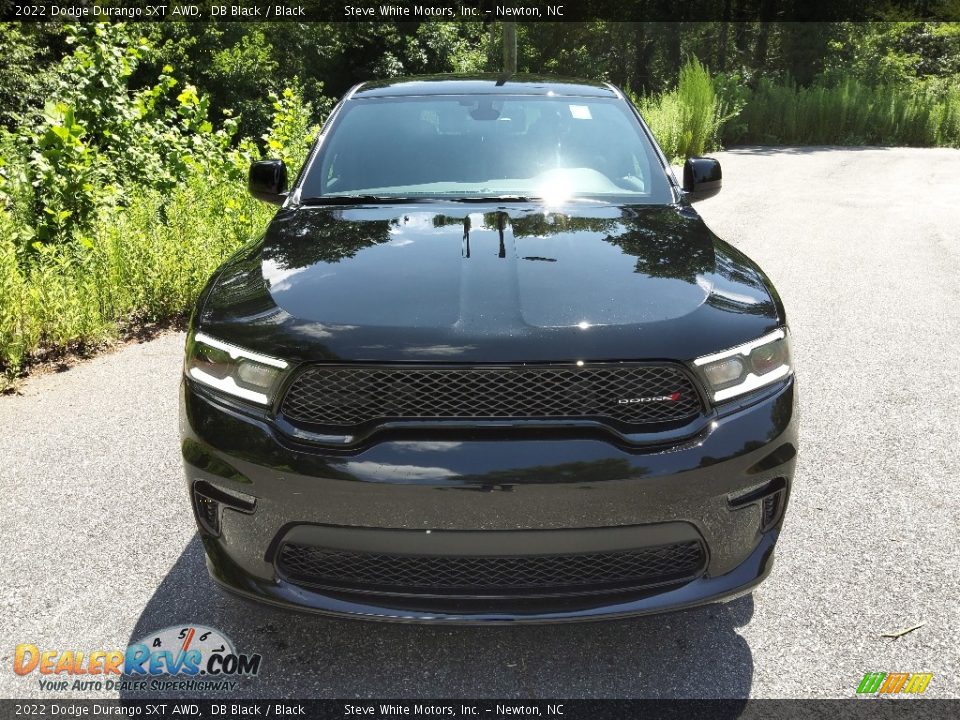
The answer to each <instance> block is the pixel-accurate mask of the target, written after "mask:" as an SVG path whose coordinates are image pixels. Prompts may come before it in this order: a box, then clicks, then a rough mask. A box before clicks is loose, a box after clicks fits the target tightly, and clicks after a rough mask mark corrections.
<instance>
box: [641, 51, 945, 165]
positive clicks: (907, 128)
mask: <svg viewBox="0 0 960 720" xmlns="http://www.w3.org/2000/svg"><path fill="white" fill-rule="evenodd" d="M634 102H635V103H636V105H637V108H638V109H639V110H640V113H641V114H642V115H643V117H644V118H645V119H646V121H647V123H648V124H649V125H650V129H651V130H652V131H653V134H654V135H655V136H656V138H657V142H658V143H659V144H660V147H661V148H663V151H664V153H665V154H666V155H667V157H669V158H671V159H672V160H674V161H676V160H680V159H683V158H685V157H691V156H693V155H701V154H703V153H705V152H711V151H714V150H720V149H721V148H722V146H723V145H731V144H751V145H902V146H914V147H960V83H958V82H956V81H954V82H953V83H952V84H951V83H949V82H944V81H939V82H927V83H919V84H916V85H912V86H908V85H894V84H888V85H869V84H867V83H865V82H863V81H861V80H857V79H856V78H847V79H846V80H844V81H842V82H840V83H839V84H826V83H823V82H818V83H815V84H814V85H811V86H810V87H799V86H797V85H796V84H795V83H792V82H778V81H773V80H769V79H761V80H760V81H759V83H758V84H757V86H756V87H755V88H753V89H751V88H748V87H746V86H745V85H743V84H742V83H741V82H740V81H739V78H737V77H736V76H720V77H718V76H712V75H711V74H710V72H709V71H708V70H707V68H706V67H704V66H703V65H702V64H701V63H700V62H698V61H697V60H696V59H692V60H690V61H688V62H687V63H686V64H685V65H684V66H683V69H682V70H681V72H680V80H679V82H678V84H677V87H676V88H674V89H673V90H668V91H666V92H663V93H660V94H657V95H650V96H644V97H639V98H634ZM731 121H733V122H731Z"/></svg>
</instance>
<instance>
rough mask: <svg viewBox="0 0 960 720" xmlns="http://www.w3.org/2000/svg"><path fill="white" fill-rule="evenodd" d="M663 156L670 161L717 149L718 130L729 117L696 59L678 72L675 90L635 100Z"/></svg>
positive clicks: (712, 83) (708, 77)
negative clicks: (678, 76) (678, 77)
mask: <svg viewBox="0 0 960 720" xmlns="http://www.w3.org/2000/svg"><path fill="white" fill-rule="evenodd" d="M634 102H635V104H636V105H637V109H639V110H640V114H641V115H643V117H644V119H645V120H646V121H647V124H648V125H649V126H650V129H651V130H652V131H653V134H654V136H655V137H656V138H657V143H659V145H660V147H661V148H662V149H663V152H664V154H666V156H667V157H668V158H671V159H679V158H687V157H691V156H694V155H702V154H703V153H705V152H709V151H710V150H716V149H718V148H719V147H720V131H721V129H722V128H723V126H724V123H726V122H727V120H729V119H730V117H732V116H733V115H734V114H735V112H731V111H730V109H729V107H728V105H727V104H726V103H725V102H724V101H723V100H722V99H721V98H720V97H719V95H718V93H717V88H716V85H715V82H714V79H713V78H712V77H711V76H710V72H709V70H707V68H706V67H705V66H704V65H702V64H701V63H700V62H699V61H698V60H696V59H695V58H694V59H692V60H689V61H688V62H687V63H686V64H685V65H684V66H683V68H682V69H681V70H680V79H679V82H678V83H677V87H676V88H675V89H674V90H670V91H667V92H664V93H660V94H659V95H652V96H646V97H639V98H636V97H635V98H634Z"/></svg>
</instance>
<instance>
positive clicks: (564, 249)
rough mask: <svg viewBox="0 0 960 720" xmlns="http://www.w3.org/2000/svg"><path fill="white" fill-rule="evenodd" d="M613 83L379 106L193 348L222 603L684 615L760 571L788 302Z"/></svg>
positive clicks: (190, 468)
mask: <svg viewBox="0 0 960 720" xmlns="http://www.w3.org/2000/svg"><path fill="white" fill-rule="evenodd" d="M683 174H684V180H683V186H682V187H681V186H680V185H679V184H678V183H677V181H676V180H675V179H674V176H673V173H672V172H671V171H670V168H669V165H668V163H667V162H666V160H665V158H664V157H663V154H662V153H661V152H660V150H659V149H658V148H657V146H656V144H655V142H654V140H653V138H652V136H651V134H650V131H649V130H648V129H647V127H646V125H645V124H644V123H643V121H642V120H641V118H640V116H639V115H638V114H637V112H636V111H635V110H634V108H633V107H632V106H631V104H630V103H629V102H628V101H627V100H626V99H625V98H624V96H623V95H622V94H621V93H620V92H619V91H618V90H617V89H616V88H614V87H612V86H610V85H605V84H600V83H591V82H582V81H560V80H556V79H549V78H541V77H530V76H527V77H519V76H517V77H512V78H509V79H506V80H504V79H502V78H490V77H485V76H475V77H457V78H451V77H428V78H411V79H402V80H391V81H386V82H373V83H364V84H362V85H360V86H358V87H356V88H354V89H353V90H352V91H351V92H350V93H349V94H348V95H347V96H346V97H345V98H344V99H343V100H342V101H341V102H340V103H339V105H338V106H337V107H336V109H335V110H334V111H333V113H332V114H331V116H330V118H329V119H328V120H327V122H326V124H325V126H324V128H323V131H322V133H321V135H320V136H319V138H318V139H317V141H316V143H315V145H314V147H313V149H312V151H311V153H310V155H309V158H308V160H307V161H306V163H305V165H304V168H303V169H302V171H301V172H300V174H299V176H298V177H297V179H296V180H295V181H294V182H293V184H292V187H291V189H290V190H289V191H288V190H287V173H286V169H285V168H284V167H283V165H282V163H280V162H279V161H265V162H259V163H255V164H254V165H253V167H252V168H251V170H250V190H251V192H252V193H253V194H254V195H255V196H257V197H259V198H261V199H264V200H268V201H273V202H276V203H278V204H281V208H280V210H279V211H278V212H277V214H276V216H275V217H274V218H273V220H272V222H271V223H270V224H269V227H268V228H267V230H266V233H265V235H264V236H263V237H262V238H261V239H259V240H257V241H256V242H254V243H252V244H250V245H248V246H247V247H245V248H243V249H242V250H240V251H239V252H238V253H236V254H235V255H234V256H233V257H231V258H230V259H229V260H228V261H227V262H226V263H225V264H224V265H223V266H222V267H221V268H220V269H219V270H218V271H217V272H216V274H215V275H214V277H213V278H211V280H210V281H209V283H208V285H207V286H206V288H205V289H204V290H203V292H202V294H201V296H200V298H199V300H198V302H197V306H196V310H195V312H194V316H193V319H192V321H191V325H190V329H189V335H188V339H187V347H186V362H185V372H184V380H183V387H182V421H181V432H182V449H183V456H184V460H185V467H186V478H187V482H188V487H189V492H190V500H191V503H192V504H193V508H194V511H195V513H196V520H197V524H198V526H199V532H200V536H201V538H202V540H203V545H204V548H205V550H206V556H207V565H208V568H209V571H210V573H211V575H212V576H213V577H214V578H215V579H216V580H217V581H218V582H219V583H221V584H222V585H224V586H226V587H227V588H229V589H231V590H233V591H235V592H238V593H241V594H243V595H246V596H249V597H251V598H256V599H259V600H262V601H266V602H270V603H276V604H280V605H284V606H288V607H294V608H300V609H309V610H314V611H318V612H325V613H333V614H339V615H344V616H352V617H359V618H376V619H392V620H432V621H439V622H487V621H492V622H496V621H559V620H573V619H588V618H601V617H617V616H626V615H633V614H641V613H649V612H658V611H663V610H673V609H678V608H682V607H687V606H692V605H696V604H700V603H705V602H711V601H715V600H722V599H726V598H729V597H732V596H734V595H738V594H742V593H745V592H747V591H749V590H750V589H751V588H752V587H753V586H754V585H756V584H757V583H759V582H760V581H761V580H762V579H763V578H764V577H765V576H766V575H767V574H768V573H769V571H770V568H771V563H772V556H773V549H774V544H775V543H776V541H777V537H778V535H779V533H780V528H781V523H782V519H783V514H784V509H785V507H786V504H787V499H788V496H789V493H790V487H791V480H792V476H793V472H794V465H795V458H796V447H797V421H796V416H795V405H796V400H795V386H794V378H793V371H792V365H791V360H790V352H789V348H788V342H789V333H788V331H787V325H786V318H785V315H784V310H783V305H782V304H781V302H780V300H779V298H778V296H777V294H776V292H775V291H774V289H773V287H772V286H771V284H770V282H769V280H767V278H766V277H765V275H764V274H763V272H762V271H761V270H760V269H759V268H758V267H757V266H756V265H755V264H754V263H753V262H752V261H750V260H749V259H748V258H747V257H745V256H744V255H743V254H742V253H740V252H738V251H737V250H735V249H734V248H732V247H730V246H729V245H727V244H726V243H724V242H723V241H721V240H720V239H718V238H717V237H715V236H714V235H713V234H712V233H711V232H710V230H709V229H708V228H707V227H706V225H704V223H703V221H702V220H701V219H700V217H699V215H698V214H697V213H696V212H695V211H694V210H693V209H692V208H691V206H690V202H691V201H692V200H696V199H699V198H701V197H706V196H709V195H712V194H714V193H716V191H717V190H719V188H720V182H721V181H720V168H719V165H718V164H717V163H716V161H714V160H710V159H704V158H694V159H691V160H688V161H687V164H686V165H685V166H684V173H683Z"/></svg>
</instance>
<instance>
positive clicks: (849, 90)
mask: <svg viewBox="0 0 960 720" xmlns="http://www.w3.org/2000/svg"><path fill="white" fill-rule="evenodd" d="M738 128H739V131H738V132H735V133H730V134H729V135H728V136H725V138H724V139H725V140H726V141H727V142H739V143H750V144H753V143H755V144H761V145H763V144H767V145H769V144H776V145H906V146H920V147H929V146H952V147H957V146H960V88H958V87H953V88H950V87H946V88H938V87H932V86H920V87H916V88H913V87H905V86H897V85H881V86H870V85H866V84H864V83H863V82H860V81H858V80H856V79H852V78H850V79H847V80H844V81H843V82H841V83H840V84H838V85H833V86H828V85H824V84H816V85H813V86H811V87H807V88H800V87H797V86H796V85H794V84H791V83H787V84H777V83H774V82H771V81H769V80H761V81H760V83H759V84H758V86H757V88H756V89H755V90H754V91H753V92H752V93H751V94H750V98H749V100H748V102H747V103H746V106H745V107H744V108H743V110H742V112H741V116H740V118H739V122H738Z"/></svg>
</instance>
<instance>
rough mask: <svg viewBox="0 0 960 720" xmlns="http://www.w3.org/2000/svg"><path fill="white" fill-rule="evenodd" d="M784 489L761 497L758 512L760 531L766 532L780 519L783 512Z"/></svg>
mask: <svg viewBox="0 0 960 720" xmlns="http://www.w3.org/2000/svg"><path fill="white" fill-rule="evenodd" d="M783 498H784V491H783V490H780V491H778V492H775V493H774V494H773V495H768V496H767V497H765V498H764V499H763V505H762V506H761V514H760V532H766V531H767V530H769V529H770V528H772V527H773V526H775V525H776V524H777V523H778V522H779V521H780V516H781V515H782V514H783Z"/></svg>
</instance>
